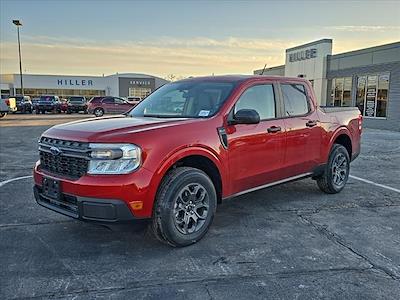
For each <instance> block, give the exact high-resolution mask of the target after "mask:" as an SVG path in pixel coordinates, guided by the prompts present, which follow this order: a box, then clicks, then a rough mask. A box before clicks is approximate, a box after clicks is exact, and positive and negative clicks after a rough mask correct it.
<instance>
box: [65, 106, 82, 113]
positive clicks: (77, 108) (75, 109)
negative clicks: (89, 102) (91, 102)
mask: <svg viewBox="0 0 400 300" xmlns="http://www.w3.org/2000/svg"><path fill="white" fill-rule="evenodd" d="M67 109H68V110H70V111H77V112H79V111H86V106H75V105H70V106H68V108H67Z"/></svg>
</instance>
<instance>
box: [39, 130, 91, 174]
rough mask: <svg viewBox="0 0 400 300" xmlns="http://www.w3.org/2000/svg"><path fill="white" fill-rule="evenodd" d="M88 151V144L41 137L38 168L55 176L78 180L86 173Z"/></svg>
mask: <svg viewBox="0 0 400 300" xmlns="http://www.w3.org/2000/svg"><path fill="white" fill-rule="evenodd" d="M89 151H90V150H89V144H88V143H83V142H76V141H65V140H59V139H52V138H47V137H42V138H41V140H40V142H39V154H40V167H41V169H42V170H45V171H47V172H50V173H53V174H55V175H60V176H63V177H67V178H71V179H78V178H80V177H82V176H83V175H85V174H86V172H87V169H88V165H89Z"/></svg>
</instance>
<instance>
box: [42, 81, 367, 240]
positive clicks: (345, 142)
mask: <svg viewBox="0 0 400 300" xmlns="http://www.w3.org/2000/svg"><path fill="white" fill-rule="evenodd" d="M361 123H362V117H361V115H360V112H359V110H358V109H357V108H352V107H348V108H337V107H332V108H322V107H318V105H317V104H316V101H315V96H314V93H313V89H312V87H311V85H310V83H309V82H308V81H306V80H304V79H301V78H285V77H267V76H213V77H203V78H191V79H186V80H182V81H178V82H174V83H169V84H166V85H164V86H163V87H161V88H159V89H158V90H156V91H155V92H153V93H152V94H151V95H150V96H148V97H147V98H146V99H144V100H143V101H141V102H140V103H139V104H138V105H137V106H136V107H134V108H133V109H132V110H130V111H129V112H127V113H125V114H124V115H120V116H112V117H111V116H110V117H103V118H97V119H89V120H83V121H76V122H71V123H67V124H62V125H57V126H54V127H52V128H50V129H48V130H47V131H46V132H44V133H43V135H42V136H41V138H40V141H39V152H40V160H39V161H38V162H37V163H36V166H35V170H34V180H35V186H34V193H35V198H36V200H37V202H38V203H39V204H40V205H42V206H44V207H47V208H49V209H51V210H54V211H56V212H59V213H62V214H64V215H67V216H71V217H73V218H77V219H81V220H85V221H100V222H119V221H130V220H135V219H150V218H151V220H152V221H151V224H152V228H153V231H154V234H155V236H156V237H157V238H158V239H160V240H161V241H164V242H166V243H168V244H170V245H172V246H187V245H190V244H192V243H195V242H196V241H198V240H199V239H201V238H202V237H203V236H204V235H205V233H206V232H207V230H208V228H209V227H210V225H211V222H212V220H213V218H214V215H215V211H216V206H217V204H218V203H220V202H221V201H222V200H223V199H226V198H228V197H233V196H237V195H242V194H245V193H248V192H252V191H255V190H258V189H262V188H265V187H269V186H273V185H276V184H280V183H284V182H288V181H292V180H296V179H301V178H306V177H311V178H313V179H315V180H316V182H317V184H318V186H319V187H320V189H321V190H322V191H323V192H325V193H338V192H340V191H341V190H342V189H343V188H344V186H345V184H346V182H347V180H348V176H349V168H350V162H351V161H352V160H353V159H355V158H356V157H357V155H358V154H359V152H360V135H361Z"/></svg>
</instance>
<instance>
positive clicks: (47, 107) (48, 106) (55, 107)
mask: <svg viewBox="0 0 400 300" xmlns="http://www.w3.org/2000/svg"><path fill="white" fill-rule="evenodd" d="M35 110H36V113H37V114H39V113H42V114H44V113H46V112H52V113H61V102H60V98H59V97H58V96H40V99H39V101H38V103H37V105H36V107H35Z"/></svg>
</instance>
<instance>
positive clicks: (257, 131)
mask: <svg viewBox="0 0 400 300" xmlns="http://www.w3.org/2000/svg"><path fill="white" fill-rule="evenodd" d="M275 94H276V89H275V88H274V85H273V84H272V83H270V84H257V85H253V86H250V87H248V88H247V89H245V90H244V92H243V93H242V94H241V96H240V97H239V99H238V100H237V102H236V104H235V106H234V108H233V112H231V114H234V113H236V112H237V111H239V110H241V109H254V110H256V111H257V112H258V114H259V115H260V120H261V121H260V123H258V124H236V125H228V126H227V127H226V133H227V140H228V149H227V150H228V155H229V174H230V182H231V192H232V194H235V193H238V192H239V191H246V190H251V189H253V188H257V187H259V186H262V185H265V184H267V183H270V182H274V181H277V180H279V179H281V178H282V177H281V174H280V171H279V169H280V167H281V165H282V163H283V158H284V153H285V124H284V121H283V120H282V119H277V108H278V106H277V102H276V97H275Z"/></svg>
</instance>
